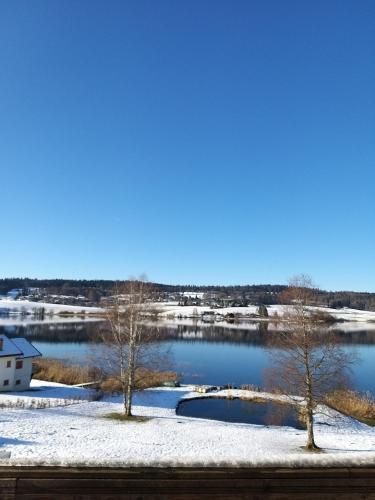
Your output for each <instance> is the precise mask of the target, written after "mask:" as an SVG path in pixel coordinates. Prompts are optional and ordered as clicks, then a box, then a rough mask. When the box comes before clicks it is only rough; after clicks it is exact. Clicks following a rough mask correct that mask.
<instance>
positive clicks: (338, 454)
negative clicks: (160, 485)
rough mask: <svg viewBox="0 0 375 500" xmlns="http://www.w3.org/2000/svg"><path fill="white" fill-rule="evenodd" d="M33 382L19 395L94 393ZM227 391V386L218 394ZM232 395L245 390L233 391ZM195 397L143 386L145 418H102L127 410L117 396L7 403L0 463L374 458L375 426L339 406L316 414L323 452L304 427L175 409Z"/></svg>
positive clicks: (277, 462)
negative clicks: (28, 405)
mask: <svg viewBox="0 0 375 500" xmlns="http://www.w3.org/2000/svg"><path fill="white" fill-rule="evenodd" d="M32 389H33V390H31V391H27V392H25V393H17V397H23V398H25V399H26V398H30V397H33V396H34V395H35V394H38V397H39V398H46V399H48V400H50V401H51V400H53V399H54V398H56V400H57V401H59V400H60V399H61V398H69V399H71V398H72V395H78V394H79V395H80V398H82V399H85V395H86V394H87V392H88V391H87V390H86V389H82V388H77V387H69V386H64V385H63V384H54V383H47V382H42V381H35V380H34V381H32ZM227 394H228V393H227V392H226V391H222V392H221V393H217V394H216V395H217V396H218V395H219V396H225V395H227ZM231 394H232V395H239V393H237V392H235V391H231ZM247 394H248V395H250V396H251V395H252V394H254V395H256V396H258V397H259V395H260V394H259V393H251V392H248V393H247ZM196 396H197V393H195V392H193V387H192V386H184V387H179V388H156V389H149V390H146V391H143V392H141V393H137V394H136V395H135V400H134V403H135V406H134V413H135V414H136V415H143V416H147V417H150V420H148V421H146V422H121V421H117V420H111V419H108V418H104V417H105V415H106V414H108V413H109V412H119V411H121V408H122V405H121V400H120V398H118V397H108V398H106V399H105V400H102V401H91V402H80V403H78V404H71V405H69V406H65V407H58V406H56V407H52V408H46V409H39V410H37V409H16V408H3V409H2V410H1V414H0V445H1V448H0V451H3V452H10V453H11V455H10V458H9V459H6V458H0V463H1V465H64V466H68V465H76V466H77V465H78V466H79V465H88V466H98V465H101V466H113V467H116V466H160V467H165V466H199V465H204V466H223V465H224V466H293V467H296V466H311V465H320V466H324V465H327V466H333V465H336V466H349V465H366V466H369V465H375V429H373V428H371V427H368V426H366V425H364V424H361V423H359V422H357V421H356V420H354V419H351V418H349V417H343V416H341V417H340V418H338V415H339V414H337V412H334V411H333V410H327V409H325V410H326V411H325V412H324V415H323V414H322V415H320V414H318V415H316V416H315V420H316V441H317V443H318V444H319V445H320V446H322V447H323V448H324V453H320V454H309V453H307V452H305V451H304V450H303V449H302V448H301V447H302V446H304V444H305V440H306V433H305V431H301V430H297V429H294V428H291V427H272V426H268V427H267V426H259V425H250V424H233V423H225V422H220V421H215V420H204V419H197V418H190V417H182V416H178V415H176V412H175V408H176V406H177V404H178V402H179V401H180V400H181V399H184V398H192V397H196ZM208 396H212V394H209V395H208ZM263 396H265V397H270V396H269V395H268V396H267V394H264V395H263ZM10 397H16V395H15V394H14V395H12V394H1V395H0V403H1V402H2V401H3V400H4V399H6V398H8V399H9V398H10ZM200 397H202V395H200ZM273 397H276V398H277V397H278V396H273ZM86 399H89V398H88V397H87V396H86ZM68 402H69V401H68ZM75 402H76V403H77V399H76V401H75ZM3 456H4V455H3Z"/></svg>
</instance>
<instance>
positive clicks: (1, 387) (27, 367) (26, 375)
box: [0, 356, 33, 391]
mask: <svg viewBox="0 0 375 500" xmlns="http://www.w3.org/2000/svg"><path fill="white" fill-rule="evenodd" d="M32 360H33V358H20V359H17V358H16V356H3V357H0V391H25V390H27V389H29V387H30V380H31V373H32V367H33V364H32ZM17 366H19V367H18V368H17Z"/></svg>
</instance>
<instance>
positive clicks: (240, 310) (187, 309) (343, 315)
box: [159, 302, 375, 322]
mask: <svg viewBox="0 0 375 500" xmlns="http://www.w3.org/2000/svg"><path fill="white" fill-rule="evenodd" d="M159 309H160V311H161V313H160V316H161V317H175V318H176V317H179V316H181V317H182V318H184V317H191V316H193V315H194V314H196V313H197V314H198V316H200V315H201V314H203V313H205V312H212V311H214V312H216V313H218V314H221V315H226V314H230V313H232V314H239V315H241V316H250V315H251V314H256V313H257V310H258V307H257V306H247V307H223V308H220V309H210V307H206V306H179V305H178V304H177V303H174V302H167V303H165V304H160V305H159ZM310 309H311V310H313V311H314V310H315V311H323V312H326V313H328V314H330V315H332V316H333V317H334V318H335V319H337V320H338V321H342V320H344V321H361V322H367V321H368V322H375V311H360V310H358V309H349V308H343V309H330V308H329V307H311V308H310ZM267 310H268V314H269V318H268V321H269V320H272V316H274V315H276V316H278V317H279V319H282V317H283V315H284V313H285V312H286V310H287V306H284V305H279V304H275V305H270V306H267ZM263 320H264V319H263Z"/></svg>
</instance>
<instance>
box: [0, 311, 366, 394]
mask: <svg viewBox="0 0 375 500" xmlns="http://www.w3.org/2000/svg"><path fill="white" fill-rule="evenodd" d="M148 326H149V328H157V329H158V330H159V337H160V338H161V339H162V340H161V342H163V344H164V347H165V348H166V349H168V351H169V352H170V356H171V358H172V359H173V369H175V370H176V371H177V372H178V373H179V374H180V375H181V379H182V381H183V382H185V383H204V384H213V385H224V384H234V385H241V384H247V383H251V384H255V385H263V372H264V370H265V368H266V367H267V366H269V363H270V360H269V357H268V356H267V346H268V343H269V340H272V338H273V337H274V336H275V335H278V333H279V331H280V328H279V327H276V326H275V325H273V324H268V323H260V324H259V323H258V324H257V323H252V324H246V325H244V324H236V325H229V326H224V325H223V324H219V325H218V324H209V325H202V324H199V323H197V324H176V323H174V324H161V323H156V324H150V325H148ZM341 326H342V325H341V324H337V325H333V327H330V328H333V329H334V330H335V331H336V333H337V335H338V337H339V339H340V341H341V342H342V344H343V347H344V349H348V350H350V349H352V348H355V349H356V351H357V353H358V355H359V357H360V358H361V362H360V363H358V365H356V366H354V368H353V372H354V376H353V379H354V384H355V387H356V388H358V389H360V390H363V391H367V390H368V391H371V392H372V393H373V394H375V367H374V359H375V330H365V329H363V330H354V331H345V332H344V331H342V330H341V329H340V327H341ZM98 328H106V324H105V322H79V321H77V322H75V323H72V322H70V323H57V324H53V323H51V324H47V323H43V324H32V325H7V326H0V333H2V334H6V335H8V336H9V337H27V338H29V339H30V340H31V341H32V342H33V343H34V344H35V346H36V347H37V349H39V350H40V351H41V352H42V353H43V355H44V356H49V357H58V358H64V359H68V360H71V361H74V362H84V361H86V360H87V359H92V349H93V348H95V349H96V350H97V351H96V352H97V353H99V355H100V349H101V346H100V344H99V345H97V344H96V343H95V337H96V332H97V329H98ZM324 332H325V330H324V329H323V330H322V333H321V334H322V335H324Z"/></svg>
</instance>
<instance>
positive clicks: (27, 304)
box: [0, 298, 103, 316]
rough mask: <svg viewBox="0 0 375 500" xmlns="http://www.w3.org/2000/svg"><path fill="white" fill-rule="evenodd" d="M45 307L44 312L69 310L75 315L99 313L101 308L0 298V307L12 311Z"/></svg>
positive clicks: (29, 310) (17, 311)
mask: <svg viewBox="0 0 375 500" xmlns="http://www.w3.org/2000/svg"><path fill="white" fill-rule="evenodd" d="M42 308H43V309H45V313H46V314H51V315H54V314H61V313H63V312H69V313H71V314H76V315H77V316H78V315H80V314H82V313H85V314H87V313H92V314H95V313H100V312H103V309H102V308H100V307H87V306H68V305H64V304H49V303H47V302H32V301H31V300H15V299H10V298H0V309H9V310H10V311H11V312H14V313H21V312H22V311H25V312H26V313H28V314H31V313H32V312H33V311H34V310H35V309H42Z"/></svg>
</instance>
